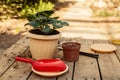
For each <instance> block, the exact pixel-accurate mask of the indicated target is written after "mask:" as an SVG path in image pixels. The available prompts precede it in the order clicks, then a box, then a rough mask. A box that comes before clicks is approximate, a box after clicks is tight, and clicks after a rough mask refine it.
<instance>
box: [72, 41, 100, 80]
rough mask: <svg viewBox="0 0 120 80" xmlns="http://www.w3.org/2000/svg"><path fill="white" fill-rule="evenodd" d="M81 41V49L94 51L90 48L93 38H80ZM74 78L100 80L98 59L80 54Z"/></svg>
mask: <svg viewBox="0 0 120 80" xmlns="http://www.w3.org/2000/svg"><path fill="white" fill-rule="evenodd" d="M79 43H81V48H80V51H84V52H91V53H93V51H92V50H91V49H90V45H91V44H93V41H92V40H79ZM74 80H100V75H99V70H98V65H97V61H96V59H95V58H90V57H87V56H82V55H80V56H79V61H78V62H76V63H75V71H74Z"/></svg>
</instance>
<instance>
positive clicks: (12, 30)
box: [0, 3, 73, 53]
mask: <svg viewBox="0 0 120 80" xmlns="http://www.w3.org/2000/svg"><path fill="white" fill-rule="evenodd" d="M65 5H66V4H65ZM71 5H73V3H72V4H70V5H68V6H66V7H63V8H61V9H60V8H59V10H57V11H56V12H55V14H54V15H55V16H56V15H57V16H59V17H60V16H62V14H63V13H64V12H66V11H67V10H68V9H69V8H70V6H71ZM25 23H27V20H26V19H7V20H2V21H0V53H3V51H4V50H6V49H7V48H9V47H10V46H12V45H13V44H14V43H16V42H17V41H18V40H19V39H20V38H22V37H23V36H24V35H25V33H26V31H27V28H26V27H24V24H25Z"/></svg>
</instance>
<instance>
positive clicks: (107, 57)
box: [94, 40, 120, 80]
mask: <svg viewBox="0 0 120 80" xmlns="http://www.w3.org/2000/svg"><path fill="white" fill-rule="evenodd" d="M94 43H105V44H109V42H108V41H100V40H99V41H94ZM98 62H99V65H100V71H101V75H102V79H103V80H119V79H120V62H119V60H118V58H117V56H116V55H115V53H114V52H113V53H111V54H110V53H104V54H99V59H98Z"/></svg>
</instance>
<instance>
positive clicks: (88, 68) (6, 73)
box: [0, 37, 120, 80]
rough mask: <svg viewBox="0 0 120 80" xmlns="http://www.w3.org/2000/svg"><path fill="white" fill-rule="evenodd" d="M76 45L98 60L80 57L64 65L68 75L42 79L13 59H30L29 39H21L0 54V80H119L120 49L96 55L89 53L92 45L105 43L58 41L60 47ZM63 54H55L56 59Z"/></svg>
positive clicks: (94, 41) (100, 41)
mask: <svg viewBox="0 0 120 80" xmlns="http://www.w3.org/2000/svg"><path fill="white" fill-rule="evenodd" d="M66 41H75V42H79V43H81V48H80V51H84V52H90V53H93V54H99V58H98V59H96V58H92V57H87V56H83V55H80V56H79V61H77V62H66V61H65V63H66V64H67V65H68V66H69V71H68V72H67V73H65V74H63V75H61V76H58V77H53V78H45V77H42V76H39V75H37V74H35V73H33V72H32V70H31V65H30V64H28V63H24V62H18V61H15V57H16V56H18V55H20V56H21V57H28V56H30V51H29V46H28V38H26V37H24V38H22V39H21V40H19V41H18V42H17V43H16V44H14V45H13V46H11V47H10V48H8V49H7V50H6V51H5V52H4V53H3V54H0V80H120V46H119V45H115V46H116V47H117V50H116V51H115V52H112V53H111V54H110V53H104V54H100V53H96V52H94V51H92V50H91V49H90V45H91V44H95V43H107V44H111V43H110V41H105V40H84V39H79V38H74V39H65V38H63V39H61V40H60V43H63V42H66ZM61 54H62V51H59V52H58V55H57V56H58V57H62V56H59V55H61Z"/></svg>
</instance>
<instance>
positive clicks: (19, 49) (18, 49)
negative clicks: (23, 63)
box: [0, 37, 28, 76]
mask: <svg viewBox="0 0 120 80" xmlns="http://www.w3.org/2000/svg"><path fill="white" fill-rule="evenodd" d="M27 48H28V41H27V38H26V37H24V38H22V39H20V40H19V41H18V42H16V43H15V44H14V45H12V46H11V47H10V48H8V49H7V50H6V51H5V52H4V53H3V54H1V55H0V76H2V75H3V74H4V72H5V71H6V70H7V69H8V68H9V66H11V65H12V64H13V63H14V62H15V59H14V58H15V57H16V56H17V55H20V54H22V53H23V52H24V51H25V50H26V49H27Z"/></svg>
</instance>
